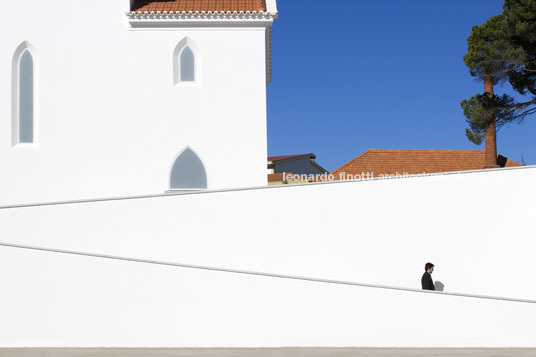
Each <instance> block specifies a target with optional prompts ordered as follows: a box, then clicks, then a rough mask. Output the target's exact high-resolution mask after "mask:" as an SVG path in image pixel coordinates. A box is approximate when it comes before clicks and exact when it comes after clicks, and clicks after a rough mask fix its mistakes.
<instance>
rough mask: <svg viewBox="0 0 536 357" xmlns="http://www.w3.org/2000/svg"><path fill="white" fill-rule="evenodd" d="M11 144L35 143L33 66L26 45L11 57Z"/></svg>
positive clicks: (30, 54) (20, 47) (32, 58)
mask: <svg viewBox="0 0 536 357" xmlns="http://www.w3.org/2000/svg"><path fill="white" fill-rule="evenodd" d="M12 93H13V128H12V138H13V144H14V145H16V144H29V143H34V142H35V65H34V57H33V55H32V52H31V51H30V49H29V47H28V44H27V43H23V44H22V45H21V46H19V48H18V49H17V51H16V52H15V55H14V57H13V91H12Z"/></svg>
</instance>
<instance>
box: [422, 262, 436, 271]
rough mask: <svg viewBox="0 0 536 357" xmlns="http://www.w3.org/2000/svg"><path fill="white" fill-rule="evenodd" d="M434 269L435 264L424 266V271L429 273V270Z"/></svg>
mask: <svg viewBox="0 0 536 357" xmlns="http://www.w3.org/2000/svg"><path fill="white" fill-rule="evenodd" d="M433 267H434V264H432V263H426V265H425V266H424V271H428V269H430V268H433Z"/></svg>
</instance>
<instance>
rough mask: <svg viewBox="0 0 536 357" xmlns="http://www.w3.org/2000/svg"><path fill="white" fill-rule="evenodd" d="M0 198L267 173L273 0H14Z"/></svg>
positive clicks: (246, 178)
mask: <svg viewBox="0 0 536 357" xmlns="http://www.w3.org/2000/svg"><path fill="white" fill-rule="evenodd" d="M6 6H7V8H6V7H4V10H5V12H6V13H8V14H9V16H7V17H6V18H5V19H4V21H2V23H1V24H0V31H1V32H2V33H3V34H4V35H3V39H2V46H1V47H0V68H1V69H2V70H1V71H0V83H1V86H0V163H1V166H0V205H13V204H22V203H37V202H48V201H62V200H75V199H86V198H104V197H116V196H128V195H141V194H153V193H163V192H167V191H170V190H203V189H222V188H232V187H244V186H260V185H266V156H267V147H266V146H267V143H266V85H267V84H268V83H269V82H270V80H271V32H272V23H273V21H274V19H275V18H276V17H277V9H276V4H275V0H266V1H265V0H243V1H239V2H237V1H232V0H213V1H205V0H198V1H185V0H166V1H163V0H160V1H153V0H134V1H130V0H91V1H87V0H48V1H41V0H17V1H13V2H10V3H9V4H7V5H6Z"/></svg>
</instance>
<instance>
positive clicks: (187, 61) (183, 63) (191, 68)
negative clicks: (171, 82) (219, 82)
mask: <svg viewBox="0 0 536 357" xmlns="http://www.w3.org/2000/svg"><path fill="white" fill-rule="evenodd" d="M180 69H181V70H180V73H181V74H180V80H181V82H193V81H195V57H194V52H193V51H192V49H191V48H190V47H188V46H186V47H184V49H183V50H182V52H181V56H180Z"/></svg>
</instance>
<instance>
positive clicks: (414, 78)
mask: <svg viewBox="0 0 536 357" xmlns="http://www.w3.org/2000/svg"><path fill="white" fill-rule="evenodd" d="M502 2H503V1H502V0H451V1H430V0H411V1H400V0H374V1H369V0H279V1H278V9H279V19H277V20H276V22H275V24H274V47H273V56H274V58H273V82H272V84H270V85H269V86H268V152H269V154H270V155H287V154H302V153H309V152H313V153H315V154H316V155H317V162H318V163H319V164H321V165H322V166H324V167H325V168H326V169H328V170H333V169H335V168H337V167H339V166H340V165H342V164H344V163H346V162H347V161H349V160H351V159H352V158H354V157H355V156H357V155H359V154H361V153H362V152H364V151H365V150H367V149H369V148H376V149H470V150H474V149H483V145H482V146H480V147H479V146H476V145H474V144H473V143H471V142H469V141H468V140H467V138H466V137H465V128H466V124H465V117H464V116H463V113H462V110H461V108H460V104H459V103H460V101H461V100H462V99H464V98H469V97H470V96H472V95H474V94H476V93H477V92H482V84H481V83H479V82H477V81H476V80H474V79H473V78H472V77H471V76H470V75H469V72H468V69H467V67H465V64H464V63H463V55H464V54H465V52H466V49H467V36H468V35H469V33H470V32H471V26H472V25H476V24H481V23H483V22H485V21H486V20H487V19H488V18H489V17H490V16H492V15H495V14H498V13H500V12H501V8H502ZM506 90H508V88H507V87H506V86H505V87H499V88H496V93H501V92H503V91H506ZM535 138H536V116H533V117H531V118H529V119H527V120H526V121H525V123H524V124H522V125H516V124H514V125H510V126H508V127H504V128H503V129H501V130H500V131H499V133H498V152H499V153H500V154H502V155H505V156H507V157H509V158H511V159H513V160H515V161H518V162H520V161H521V155H523V157H524V159H525V161H526V162H527V163H528V164H536V145H535V143H534V140H535Z"/></svg>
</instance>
